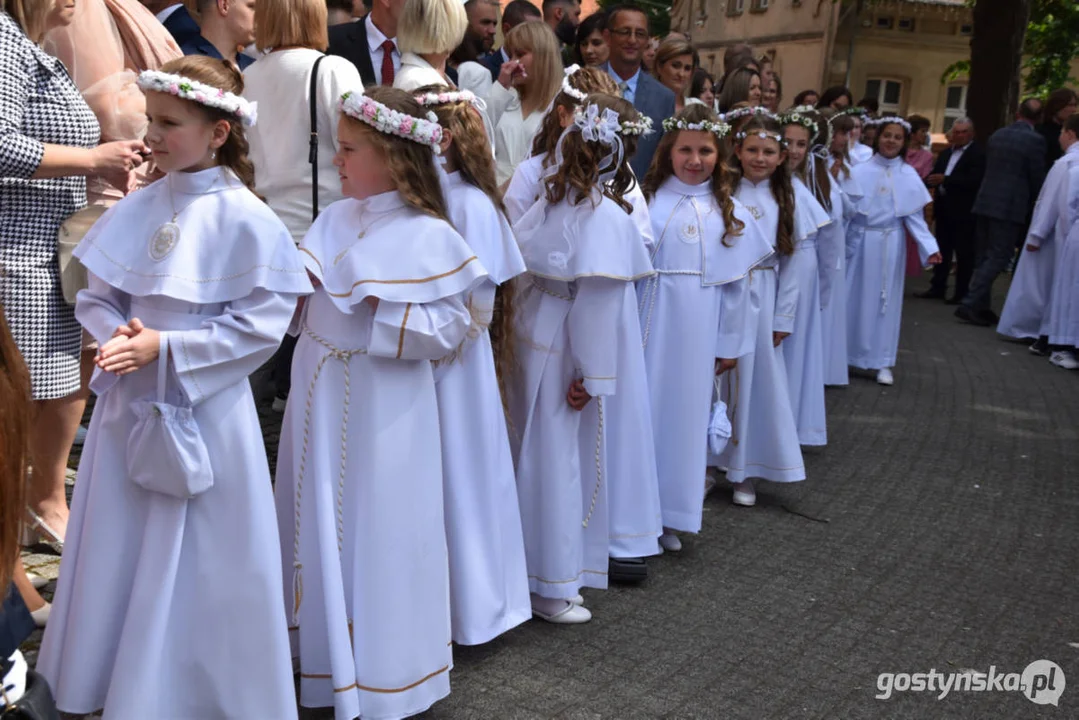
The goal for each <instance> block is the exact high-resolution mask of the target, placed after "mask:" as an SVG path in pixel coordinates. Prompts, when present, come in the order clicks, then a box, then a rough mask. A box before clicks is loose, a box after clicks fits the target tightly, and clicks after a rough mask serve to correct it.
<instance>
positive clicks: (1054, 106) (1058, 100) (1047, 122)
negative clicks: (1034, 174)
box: [1036, 88, 1079, 168]
mask: <svg viewBox="0 0 1079 720" xmlns="http://www.w3.org/2000/svg"><path fill="white" fill-rule="evenodd" d="M1077 104H1079V96H1077V95H1076V94H1075V91H1074V90H1072V89H1071V88H1060V89H1059V90H1054V91H1053V92H1051V93H1049V97H1047V98H1046V99H1045V108H1044V109H1043V110H1042V122H1041V124H1040V125H1038V126H1037V128H1036V129H1037V131H1038V132H1039V133H1041V136H1042V137H1043V138H1045V167H1047V168H1049V167H1052V166H1053V163H1055V162H1056V161H1057V160H1058V159H1060V156H1061V155H1063V154H1064V151H1063V150H1061V149H1060V133H1061V131H1062V130H1063V128H1064V123H1066V122H1067V121H1068V118H1070V117H1071V116H1072V115H1074V114H1075V109H1076V106H1077Z"/></svg>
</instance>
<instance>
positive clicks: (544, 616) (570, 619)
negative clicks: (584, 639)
mask: <svg viewBox="0 0 1079 720" xmlns="http://www.w3.org/2000/svg"><path fill="white" fill-rule="evenodd" d="M543 600H547V598H543ZM561 602H563V603H564V606H563V607H562V609H561V610H557V611H555V612H553V613H547V612H544V611H543V610H541V609H539V608H537V607H536V603H535V602H534V601H533V603H532V614H533V615H535V616H536V617H538V618H539V619H540V620H546V621H547V622H549V623H551V624H553V625H581V624H582V623H586V622H588V621H589V620H591V619H592V613H591V612H590V611H589V610H588V608H586V607H581V606H580V605H574V604H573V603H571V602H570V601H569V600H562V601H561ZM544 604H546V603H544Z"/></svg>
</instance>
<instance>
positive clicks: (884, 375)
mask: <svg viewBox="0 0 1079 720" xmlns="http://www.w3.org/2000/svg"><path fill="white" fill-rule="evenodd" d="M877 383H878V384H880V385H895V378H894V377H892V369H891V368H881V369H880V370H877Z"/></svg>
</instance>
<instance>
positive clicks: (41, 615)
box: [30, 603, 52, 628]
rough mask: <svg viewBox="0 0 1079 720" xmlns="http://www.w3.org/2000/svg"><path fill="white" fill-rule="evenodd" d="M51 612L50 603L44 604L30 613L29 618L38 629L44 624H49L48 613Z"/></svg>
mask: <svg viewBox="0 0 1079 720" xmlns="http://www.w3.org/2000/svg"><path fill="white" fill-rule="evenodd" d="M50 612H52V603H45V604H44V605H42V606H41V607H39V608H38V609H37V610H34V611H33V612H32V613H30V617H32V618H33V619H34V625H37V626H38V627H39V628H43V627H45V624H46V623H47V622H49V613H50Z"/></svg>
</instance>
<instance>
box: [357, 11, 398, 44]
mask: <svg viewBox="0 0 1079 720" xmlns="http://www.w3.org/2000/svg"><path fill="white" fill-rule="evenodd" d="M363 24H364V25H365V26H366V27H367V48H368V49H369V50H370V51H371V52H374V51H375V50H381V49H382V43H384V42H386V41H387V40H390V41H392V42H393V49H394V50H396V51H397V52H398V53H400V52H401V49H400V48H399V47H397V38H395V37H392V38H388V37H386V36H385V35H383V34H382V31H381V30H379V29H378V27H377V26H376V25H375V21H374V20H372V19H371V14H370V13H368V14H367V19H366V20H364V21H363Z"/></svg>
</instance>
